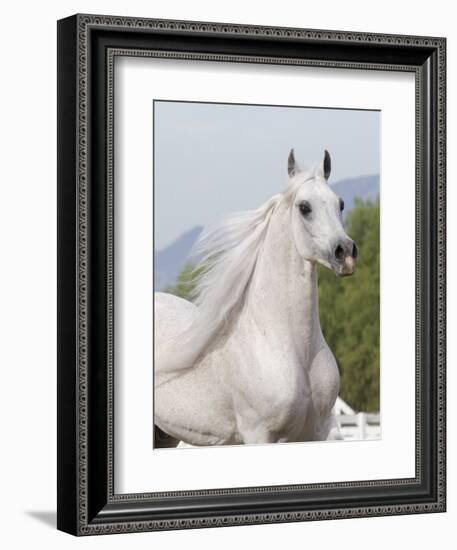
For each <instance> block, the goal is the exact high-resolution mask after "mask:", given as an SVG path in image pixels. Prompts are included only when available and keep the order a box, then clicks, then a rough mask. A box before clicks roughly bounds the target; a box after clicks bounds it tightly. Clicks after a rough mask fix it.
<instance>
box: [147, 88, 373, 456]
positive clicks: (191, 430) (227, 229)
mask: <svg viewBox="0 0 457 550" xmlns="http://www.w3.org/2000/svg"><path fill="white" fill-rule="evenodd" d="M380 133H381V112H380V111H379V110H368V109H347V108H345V109H341V108H328V107H326V108H320V107H316V106H301V105H293V106H283V105H252V104H236V103H211V102H192V101H176V100H174V101H169V100H166V99H160V100H154V102H153V151H152V154H153V164H154V174H153V180H154V181H153V186H154V224H153V235H152V243H151V245H152V246H153V249H154V270H153V271H154V284H153V289H154V296H153V300H154V322H153V325H154V364H153V365H152V366H151V367H152V368H153V369H154V370H153V381H154V387H153V392H154V399H153V411H152V413H153V431H154V435H153V447H154V449H162V448H168V449H169V448H182V447H201V446H218V445H252V444H270V443H290V442H294V443H301V442H313V441H314V442H316V441H356V440H377V439H381V437H382V432H381V396H380V376H381V372H380V214H381V213H380V193H381V183H380V178H381V169H380V142H381V135H380Z"/></svg>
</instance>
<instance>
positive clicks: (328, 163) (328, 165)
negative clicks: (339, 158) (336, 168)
mask: <svg viewBox="0 0 457 550" xmlns="http://www.w3.org/2000/svg"><path fill="white" fill-rule="evenodd" d="M331 170H332V160H331V158H330V153H329V152H328V151H327V149H326V150H325V153H324V162H323V163H322V171H323V173H324V178H325V179H326V180H328V178H329V176H330V172H331Z"/></svg>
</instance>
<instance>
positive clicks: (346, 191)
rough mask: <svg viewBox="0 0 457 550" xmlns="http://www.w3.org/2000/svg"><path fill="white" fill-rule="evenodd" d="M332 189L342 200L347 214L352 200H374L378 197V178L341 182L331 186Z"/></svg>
mask: <svg viewBox="0 0 457 550" xmlns="http://www.w3.org/2000/svg"><path fill="white" fill-rule="evenodd" d="M331 187H332V189H333V190H334V191H335V193H336V194H337V195H338V196H340V197H341V198H342V199H343V200H344V205H345V206H344V211H345V212H346V213H347V212H349V210H351V208H352V207H353V206H354V199H355V198H356V197H357V198H359V199H362V200H368V199H371V200H375V199H376V198H377V197H378V195H379V176H378V175H376V176H360V177H359V178H351V179H346V180H341V181H338V182H336V183H335V184H333V185H332V186H331Z"/></svg>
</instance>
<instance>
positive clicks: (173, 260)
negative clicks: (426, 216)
mask: <svg viewBox="0 0 457 550" xmlns="http://www.w3.org/2000/svg"><path fill="white" fill-rule="evenodd" d="M332 189H333V190H334V191H335V193H336V194H337V195H338V196H340V197H341V198H342V199H343V200H344V203H345V208H344V211H345V213H346V214H347V213H348V212H349V211H350V210H351V208H352V207H353V206H354V199H355V198H356V197H358V198H360V199H363V200H368V199H371V200H374V199H376V198H377V197H378V195H379V176H361V177H359V178H351V179H346V180H341V181H338V182H337V183H335V184H333V185H332ZM202 230H203V227H201V226H199V225H198V226H195V227H193V228H192V229H190V230H189V231H186V232H185V233H183V234H182V235H181V236H180V237H178V239H176V240H175V241H174V242H172V243H171V244H170V245H169V246H167V247H166V248H164V249H163V250H158V251H156V252H155V253H154V288H155V290H156V291H158V290H163V289H164V288H165V287H166V286H168V285H172V284H174V283H175V281H176V278H177V277H178V275H179V273H180V271H181V269H182V268H183V267H184V265H185V263H186V261H188V260H189V259H190V254H191V250H192V247H193V245H194V243H195V241H196V240H197V238H198V236H199V235H200V233H201V232H202Z"/></svg>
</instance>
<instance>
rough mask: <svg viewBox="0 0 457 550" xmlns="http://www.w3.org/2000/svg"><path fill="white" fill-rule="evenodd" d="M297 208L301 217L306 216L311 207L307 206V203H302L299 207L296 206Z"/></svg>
mask: <svg viewBox="0 0 457 550" xmlns="http://www.w3.org/2000/svg"><path fill="white" fill-rule="evenodd" d="M298 208H299V209H300V213H301V214H302V215H303V216H306V215H307V214H309V213H310V212H311V205H310V204H309V202H308V201H302V202H301V203H300V204H299V205H298Z"/></svg>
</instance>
